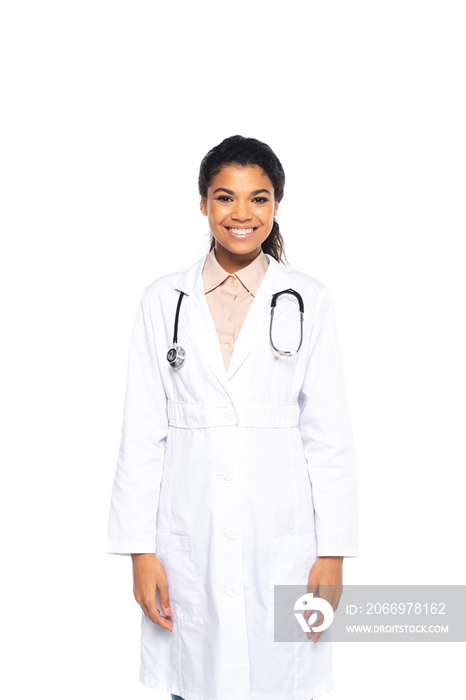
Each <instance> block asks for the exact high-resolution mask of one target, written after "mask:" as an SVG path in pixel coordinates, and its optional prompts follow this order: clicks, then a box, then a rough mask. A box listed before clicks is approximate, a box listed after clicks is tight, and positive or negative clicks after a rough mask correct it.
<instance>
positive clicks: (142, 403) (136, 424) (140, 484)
mask: <svg viewBox="0 0 466 700" xmlns="http://www.w3.org/2000/svg"><path fill="white" fill-rule="evenodd" d="M167 433H168V418H167V409H166V395H165V390H164V386H163V383H162V378H161V374H160V369H159V365H158V359H157V354H156V348H155V340H154V329H153V326H152V319H151V314H150V308H149V300H148V291H147V289H146V290H144V293H143V295H142V298H141V301H140V303H139V307H138V310H137V314H136V319H135V322H134V327H133V332H132V337H131V343H130V348H129V356H128V372H127V384H126V396H125V406H124V416H123V428H122V435H121V442H120V449H119V453H118V460H117V467H116V472H115V478H114V482H113V490H112V496H111V505H110V514H109V519H108V530H107V550H106V551H107V552H108V553H111V554H124V555H127V556H129V554H134V553H153V554H155V542H156V519H157V508H158V500H159V493H160V484H161V479H162V471H163V463H164V458H165V445H166V439H167Z"/></svg>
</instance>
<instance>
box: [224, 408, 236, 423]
mask: <svg viewBox="0 0 466 700" xmlns="http://www.w3.org/2000/svg"><path fill="white" fill-rule="evenodd" d="M225 415H226V417H227V418H230V419H231V420H233V418H234V417H235V412H234V411H233V409H232V408H227V410H226V411H225Z"/></svg>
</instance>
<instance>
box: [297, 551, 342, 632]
mask: <svg viewBox="0 0 466 700" xmlns="http://www.w3.org/2000/svg"><path fill="white" fill-rule="evenodd" d="M317 589H319V591H318V593H317ZM307 592H308V593H313V594H314V595H315V596H317V595H318V597H319V598H323V599H324V600H326V601H327V602H328V603H330V605H331V606H332V608H333V611H335V610H336V609H337V608H338V604H339V602H340V598H341V594H342V593H343V557H317V559H316V560H315V562H314V564H313V566H312V568H311V570H310V572H309V578H308V581H307ZM311 613H312V610H305V611H304V617H310V615H311ZM320 615H321V616H323V613H322V612H321V613H320ZM323 622H324V620H323V619H320V620H319V621H318V622H317V623H315V624H313V625H312V626H313V627H319V626H320V625H322V624H323ZM313 634H314V636H313V637H312V641H313V642H314V644H317V640H318V639H319V637H320V635H321V634H322V632H314V633H313V632H312V630H311V632H307V637H308V639H310V638H311V636H312V635H313Z"/></svg>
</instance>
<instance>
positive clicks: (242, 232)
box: [225, 226, 257, 238]
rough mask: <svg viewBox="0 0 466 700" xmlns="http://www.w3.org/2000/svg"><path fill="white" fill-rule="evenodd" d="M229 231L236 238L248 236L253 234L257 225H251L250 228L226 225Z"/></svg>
mask: <svg viewBox="0 0 466 700" xmlns="http://www.w3.org/2000/svg"><path fill="white" fill-rule="evenodd" d="M225 228H226V229H227V231H229V233H230V234H232V235H233V236H234V237H235V238H246V237H247V236H252V234H253V233H254V231H255V230H256V229H257V226H251V227H250V228H236V227H233V226H225Z"/></svg>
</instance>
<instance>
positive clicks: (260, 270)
mask: <svg viewBox="0 0 466 700" xmlns="http://www.w3.org/2000/svg"><path fill="white" fill-rule="evenodd" d="M268 264H269V261H268V260H267V257H266V255H265V253H264V251H263V250H262V249H261V251H260V253H259V255H257V256H256V257H255V258H254V260H253V261H252V262H251V263H249V265H247V266H246V267H243V268H242V269H241V270H238V272H235V273H234V274H230V273H229V272H227V271H226V270H224V269H223V267H222V266H221V265H220V264H219V262H218V261H217V258H216V257H215V249H214V248H212V250H211V251H210V253H209V255H208V256H207V258H206V261H205V263H204V267H203V270H202V277H203V279H204V292H205V295H206V300H207V304H208V306H209V309H210V313H211V314H212V319H213V321H214V324H215V328H216V331H217V336H218V340H219V343H220V350H221V352H222V357H223V362H224V364H225V371H226V370H228V365H229V364H230V360H231V356H232V353H233V348H234V347H235V342H236V340H237V338H238V335H239V332H240V330H241V327H242V325H243V323H244V320H245V318H246V315H247V313H248V311H249V307H250V306H251V304H252V300H253V299H254V297H255V295H256V293H257V290H258V288H259V285H260V283H261V282H262V280H263V279H264V277H265V273H266V271H267V267H268Z"/></svg>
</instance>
